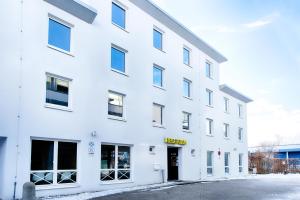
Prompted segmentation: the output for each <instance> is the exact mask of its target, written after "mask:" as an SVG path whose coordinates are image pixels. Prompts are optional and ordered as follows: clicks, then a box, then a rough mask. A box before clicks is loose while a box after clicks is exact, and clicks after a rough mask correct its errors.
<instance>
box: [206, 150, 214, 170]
mask: <svg viewBox="0 0 300 200" xmlns="http://www.w3.org/2000/svg"><path fill="white" fill-rule="evenodd" d="M209 153H210V156H211V165H208V154H209ZM209 169H211V173H208V170H209ZM206 175H207V176H213V175H214V151H209V150H208V151H206Z"/></svg>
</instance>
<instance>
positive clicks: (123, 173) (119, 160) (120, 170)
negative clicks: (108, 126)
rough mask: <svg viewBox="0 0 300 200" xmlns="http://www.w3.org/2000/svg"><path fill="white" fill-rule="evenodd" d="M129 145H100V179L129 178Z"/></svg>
mask: <svg viewBox="0 0 300 200" xmlns="http://www.w3.org/2000/svg"><path fill="white" fill-rule="evenodd" d="M130 159H131V158H130V146H123V145H106V144H102V145H101V175H100V180H101V181H113V180H115V181H117V180H128V179H130V174H131V168H130V162H131V161H130Z"/></svg>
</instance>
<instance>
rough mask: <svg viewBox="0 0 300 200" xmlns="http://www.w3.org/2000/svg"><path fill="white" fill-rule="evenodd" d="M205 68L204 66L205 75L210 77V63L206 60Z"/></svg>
mask: <svg viewBox="0 0 300 200" xmlns="http://www.w3.org/2000/svg"><path fill="white" fill-rule="evenodd" d="M205 68H206V77H208V78H212V66H211V63H209V62H206V63H205Z"/></svg>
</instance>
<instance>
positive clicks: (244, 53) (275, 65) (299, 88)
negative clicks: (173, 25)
mask: <svg viewBox="0 0 300 200" xmlns="http://www.w3.org/2000/svg"><path fill="white" fill-rule="evenodd" d="M153 2H154V3H155V4H157V5H158V6H159V7H161V8H162V9H164V10H165V11H167V12H168V13H169V14H171V15H172V16H173V17H174V18H176V19H177V20H178V21H179V22H181V23H182V24H184V25H185V26H186V27H188V28H189V29H191V30H192V31H193V32H194V33H196V34H197V35H198V36H199V37H200V38H202V39H203V40H204V41H206V42H208V43H209V44H210V45H211V46H213V47H214V48H216V49H217V50H218V51H219V52H221V53H222V54H223V55H225V56H226V57H227V58H228V62H226V63H223V64H222V65H221V67H220V68H221V82H222V83H226V84H228V85H229V86H231V87H233V88H235V89H237V90H239V91H241V92H242V93H245V94H246V95H247V96H249V97H251V98H253V99H254V100H255V101H254V102H253V103H251V104H249V106H248V135H249V136H248V138H249V145H250V146H254V145H260V144H261V143H281V144H286V143H299V144H300V96H299V92H300V26H299V22H300V12H299V10H300V1H298V0H263V1H262V0H247V1H244V0H226V1H225V0H223V1H222V0H186V1H182V0H153Z"/></svg>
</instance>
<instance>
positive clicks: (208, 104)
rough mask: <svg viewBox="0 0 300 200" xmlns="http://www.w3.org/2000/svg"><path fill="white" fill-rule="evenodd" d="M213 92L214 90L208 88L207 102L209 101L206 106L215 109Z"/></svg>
mask: <svg viewBox="0 0 300 200" xmlns="http://www.w3.org/2000/svg"><path fill="white" fill-rule="evenodd" d="M213 94H214V93H213V91H212V90H210V89H208V88H206V98H207V99H206V100H207V102H206V105H207V106H208V107H213V103H214V98H213Z"/></svg>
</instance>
